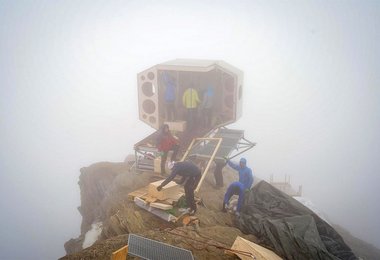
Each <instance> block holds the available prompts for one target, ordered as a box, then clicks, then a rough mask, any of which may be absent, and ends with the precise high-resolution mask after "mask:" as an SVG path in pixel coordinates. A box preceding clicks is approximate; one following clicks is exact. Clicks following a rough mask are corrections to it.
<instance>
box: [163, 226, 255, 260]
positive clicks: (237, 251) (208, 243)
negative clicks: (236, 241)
mask: <svg viewBox="0 0 380 260" xmlns="http://www.w3.org/2000/svg"><path fill="white" fill-rule="evenodd" d="M164 232H167V233H170V234H173V235H176V236H180V237H183V238H185V239H188V240H192V241H195V242H198V243H201V244H206V246H204V247H201V248H197V247H195V246H193V245H192V244H189V243H186V242H185V243H186V244H188V245H190V246H191V247H193V248H194V249H196V250H204V249H206V248H207V246H213V247H216V248H218V249H222V250H226V251H229V252H232V253H236V254H241V255H244V256H248V257H251V258H252V259H255V260H256V257H255V256H254V255H253V254H252V253H250V252H246V251H241V250H236V249H231V248H228V247H224V246H221V245H217V244H216V243H210V242H206V241H202V240H198V239H195V238H191V237H188V236H185V235H181V234H179V233H175V232H173V229H170V230H169V231H164ZM198 235H200V234H198ZM200 236H201V237H203V238H206V237H204V236H202V235H200ZM206 239H210V238H206ZM210 240H212V239H210Z"/></svg>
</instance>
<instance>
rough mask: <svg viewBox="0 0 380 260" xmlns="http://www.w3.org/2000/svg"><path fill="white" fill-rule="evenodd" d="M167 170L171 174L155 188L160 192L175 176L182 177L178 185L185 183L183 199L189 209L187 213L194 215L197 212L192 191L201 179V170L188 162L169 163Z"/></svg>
mask: <svg viewBox="0 0 380 260" xmlns="http://www.w3.org/2000/svg"><path fill="white" fill-rule="evenodd" d="M169 168H171V174H170V175H169V176H168V177H167V178H166V179H165V180H164V181H163V182H162V183H161V184H160V185H159V186H158V187H157V190H158V191H160V190H161V189H162V188H163V187H164V186H165V185H166V184H168V183H169V182H170V181H172V180H173V179H174V178H175V177H176V176H177V175H179V176H182V179H181V180H180V181H177V183H178V184H183V183H184V182H185V181H186V183H185V186H184V189H185V197H186V204H187V206H188V207H189V208H190V211H189V213H190V214H194V213H195V212H196V210H197V206H196V204H195V200H194V190H195V188H196V187H197V185H198V182H199V180H200V179H201V176H202V174H201V170H200V169H199V168H198V166H196V165H195V164H194V163H192V162H189V161H184V162H171V163H169Z"/></svg>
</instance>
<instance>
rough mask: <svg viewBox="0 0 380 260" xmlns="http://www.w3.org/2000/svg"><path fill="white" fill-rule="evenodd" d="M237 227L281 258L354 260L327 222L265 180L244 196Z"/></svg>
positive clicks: (349, 250)
mask: <svg viewBox="0 0 380 260" xmlns="http://www.w3.org/2000/svg"><path fill="white" fill-rule="evenodd" d="M238 225H239V227H240V229H241V230H242V231H243V232H246V233H250V234H253V235H255V236H256V237H257V238H258V239H259V242H260V244H262V245H264V246H267V247H269V248H271V249H272V250H273V251H275V252H276V253H277V254H278V255H280V256H281V257H283V258H285V259H349V260H351V259H358V258H357V257H356V256H355V255H354V253H353V252H352V251H351V249H350V248H349V247H348V246H347V245H346V243H345V242H344V241H343V239H342V237H341V236H340V235H339V234H338V233H337V232H336V231H335V230H334V229H333V228H332V227H331V226H330V225H329V224H328V223H326V222H325V221H324V220H322V219H321V218H320V217H318V216H317V215H316V214H315V213H314V212H313V211H311V210H310V209H308V208H307V207H305V206H304V205H302V204H301V203H300V202H298V201H297V200H295V199H293V198H292V197H290V196H288V195H287V194H285V193H283V192H282V191H280V190H278V189H276V188H275V187H273V186H272V185H270V184H268V183H267V182H265V181H261V182H260V183H259V184H257V185H256V186H255V187H253V189H252V190H251V191H249V192H247V193H246V196H245V199H244V204H243V207H242V212H241V216H240V218H239V220H238Z"/></svg>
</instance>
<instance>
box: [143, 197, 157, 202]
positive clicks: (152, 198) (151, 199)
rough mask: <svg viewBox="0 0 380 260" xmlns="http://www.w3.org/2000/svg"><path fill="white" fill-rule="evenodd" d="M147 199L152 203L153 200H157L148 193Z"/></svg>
mask: <svg viewBox="0 0 380 260" xmlns="http://www.w3.org/2000/svg"><path fill="white" fill-rule="evenodd" d="M145 201H146V202H148V203H152V202H155V201H157V198H155V197H152V196H150V195H148V196H147V198H146V199H145Z"/></svg>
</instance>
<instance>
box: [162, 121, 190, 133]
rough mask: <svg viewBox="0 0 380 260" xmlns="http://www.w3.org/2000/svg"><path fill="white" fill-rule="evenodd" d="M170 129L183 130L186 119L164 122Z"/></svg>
mask: <svg viewBox="0 0 380 260" xmlns="http://www.w3.org/2000/svg"><path fill="white" fill-rule="evenodd" d="M165 124H167V125H168V126H169V130H170V131H178V132H184V131H185V130H186V121H173V122H165Z"/></svg>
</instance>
